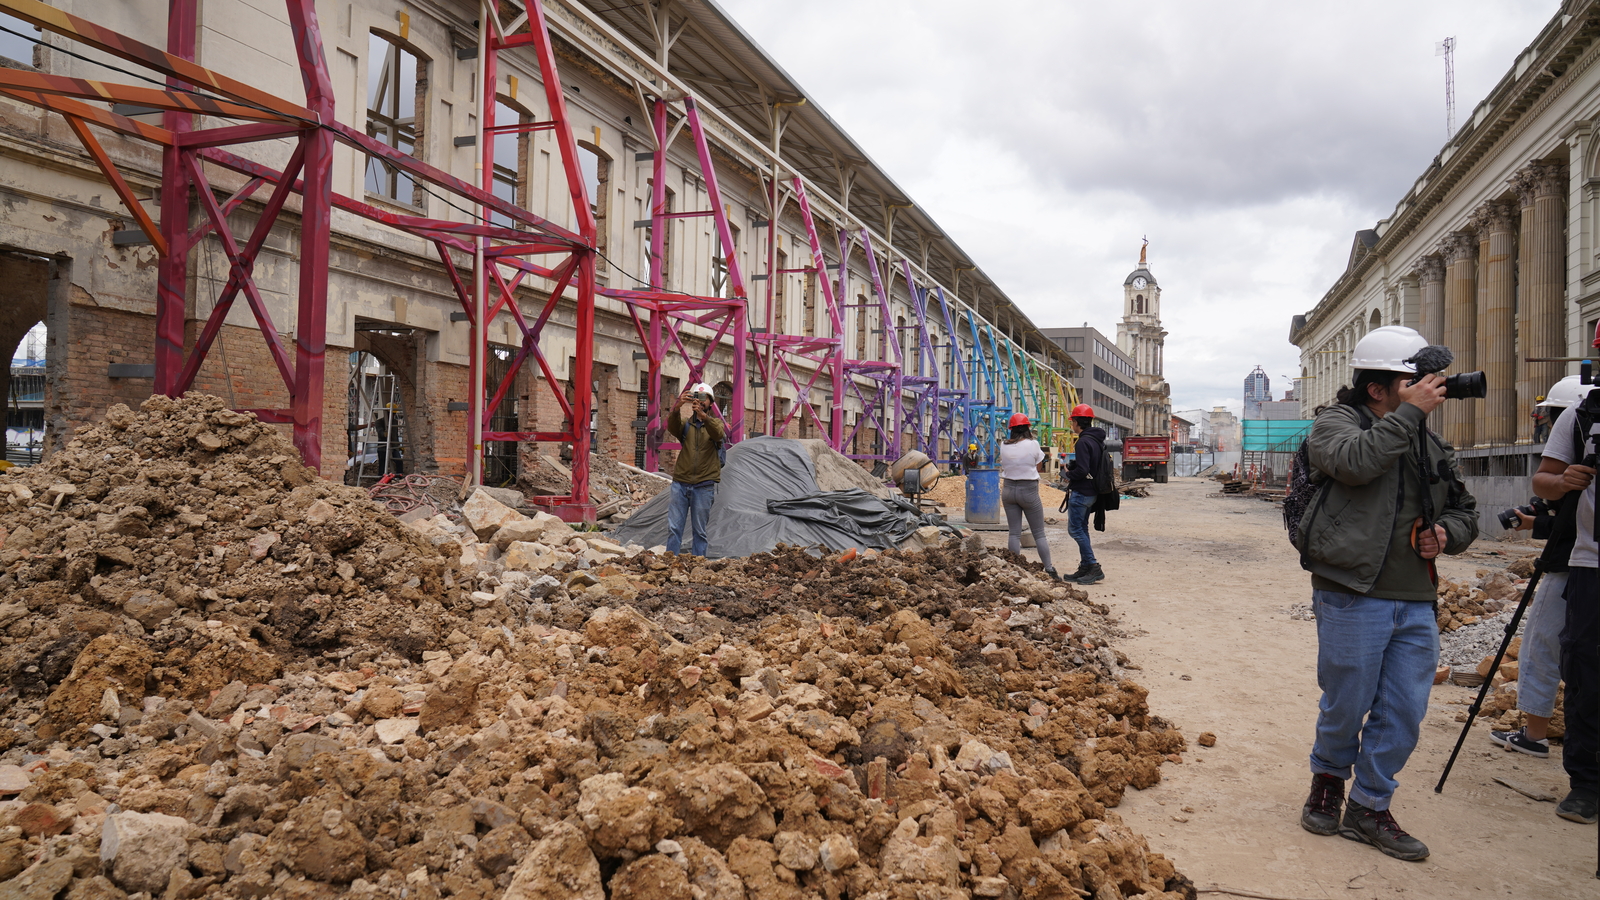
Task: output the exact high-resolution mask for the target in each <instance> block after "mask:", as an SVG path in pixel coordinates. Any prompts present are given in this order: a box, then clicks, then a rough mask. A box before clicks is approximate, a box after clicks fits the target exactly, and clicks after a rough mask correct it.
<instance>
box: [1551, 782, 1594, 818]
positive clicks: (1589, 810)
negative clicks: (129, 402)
mask: <svg viewBox="0 0 1600 900" xmlns="http://www.w3.org/2000/svg"><path fill="white" fill-rule="evenodd" d="M1556 815H1558V816H1560V817H1561V818H1563V819H1566V820H1567V821H1568V822H1577V823H1578V824H1580V825H1593V824H1594V823H1595V820H1596V819H1600V794H1596V793H1595V792H1594V791H1592V790H1590V789H1588V788H1573V789H1572V792H1571V793H1569V794H1567V798H1566V799H1565V800H1562V801H1561V802H1560V803H1557V804H1556Z"/></svg>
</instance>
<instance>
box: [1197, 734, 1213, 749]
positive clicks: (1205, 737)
mask: <svg viewBox="0 0 1600 900" xmlns="http://www.w3.org/2000/svg"><path fill="white" fill-rule="evenodd" d="M1194 742H1195V743H1196V744H1199V745H1200V746H1202V747H1215V746H1216V745H1217V736H1216V735H1215V734H1213V733H1211V732H1209V731H1202V732H1200V736H1199V737H1197V738H1195V739H1194Z"/></svg>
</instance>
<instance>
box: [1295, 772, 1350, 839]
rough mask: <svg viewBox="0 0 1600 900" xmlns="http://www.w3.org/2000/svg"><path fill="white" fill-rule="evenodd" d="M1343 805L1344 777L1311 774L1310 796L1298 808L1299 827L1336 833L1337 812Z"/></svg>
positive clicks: (1314, 831)
mask: <svg viewBox="0 0 1600 900" xmlns="http://www.w3.org/2000/svg"><path fill="white" fill-rule="evenodd" d="M1343 806H1344V779H1343V778H1339V777H1337V776H1334V775H1323V774H1320V773H1319V774H1316V775H1313V776H1311V796H1309V797H1307V798H1306V805H1305V808H1304V809H1301V810H1300V827H1302V828H1304V829H1305V830H1307V831H1309V832H1311V833H1312V834H1338V833H1339V812H1340V808H1341V807H1343Z"/></svg>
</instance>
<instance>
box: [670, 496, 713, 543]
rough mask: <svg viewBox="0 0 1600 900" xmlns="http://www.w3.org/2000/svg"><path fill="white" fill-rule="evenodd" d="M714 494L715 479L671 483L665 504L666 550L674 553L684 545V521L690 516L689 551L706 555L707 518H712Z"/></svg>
mask: <svg viewBox="0 0 1600 900" xmlns="http://www.w3.org/2000/svg"><path fill="white" fill-rule="evenodd" d="M716 498H717V483H716V482H715V481H702V482H700V483H699V484H684V483H682V482H679V481H674V482H673V483H672V502H671V503H670V504H668V506H667V551H668V552H669V553H677V552H678V551H679V549H681V548H682V547H683V522H684V519H688V520H689V527H690V528H691V529H693V538H692V539H691V540H690V543H689V552H691V553H693V554H694V555H695V556H705V555H706V522H707V521H708V520H709V519H710V518H711V504H712V501H714V500H716Z"/></svg>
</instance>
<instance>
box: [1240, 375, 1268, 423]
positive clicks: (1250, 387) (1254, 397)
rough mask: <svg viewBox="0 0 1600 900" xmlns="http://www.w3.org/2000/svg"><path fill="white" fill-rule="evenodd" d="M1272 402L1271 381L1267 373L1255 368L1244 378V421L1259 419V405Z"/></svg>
mask: <svg viewBox="0 0 1600 900" xmlns="http://www.w3.org/2000/svg"><path fill="white" fill-rule="evenodd" d="M1271 400H1272V379H1270V378H1268V377H1267V373H1266V372H1263V371H1261V367H1260V366H1256V368H1255V371H1253V372H1251V373H1250V374H1249V375H1246V376H1245V377H1244V417H1245V418H1246V419H1259V418H1261V404H1263V403H1267V402H1269V401H1271Z"/></svg>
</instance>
